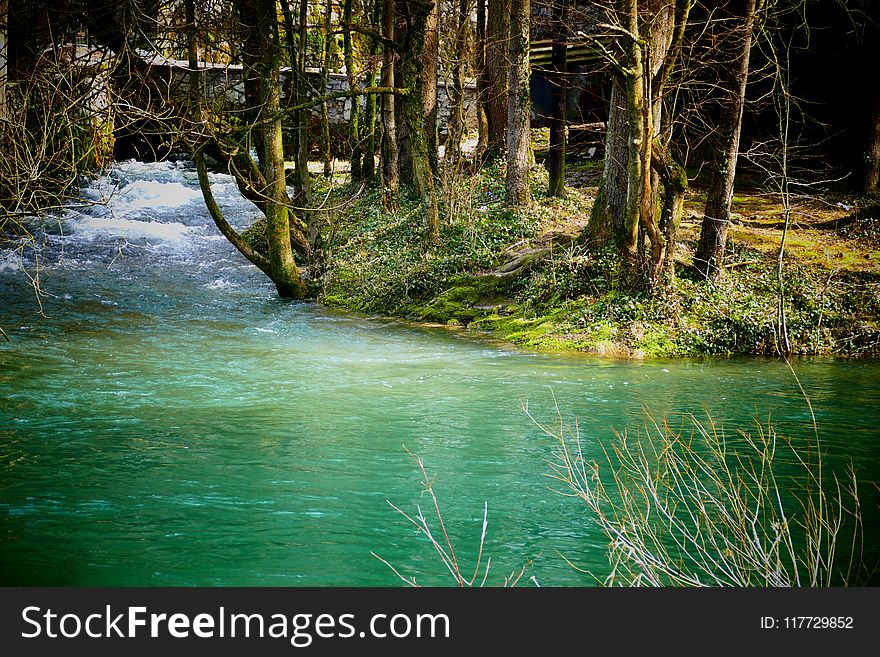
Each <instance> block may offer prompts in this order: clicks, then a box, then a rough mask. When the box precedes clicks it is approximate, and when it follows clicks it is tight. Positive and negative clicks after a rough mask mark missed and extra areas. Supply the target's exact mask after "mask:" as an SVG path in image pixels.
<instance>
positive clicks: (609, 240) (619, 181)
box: [585, 76, 629, 248]
mask: <svg viewBox="0 0 880 657" xmlns="http://www.w3.org/2000/svg"><path fill="white" fill-rule="evenodd" d="M628 148H629V119H628V113H627V108H626V92H625V91H624V89H623V81H622V79H620V78H618V77H616V76H615V77H613V78H612V82H611V97H610V101H609V105H608V121H607V124H606V127H605V165H604V169H603V171H602V179H601V180H600V181H599V193H598V195H597V196H596V201H595V203H594V204H593V209H592V211H591V213H590V221H589V223H587V227H586V232H585V239H586V241H588V242H590V243H591V244H592V245H593V246H594V247H596V248H602V247H604V246H606V245H614V246H615V247H619V246H620V235H622V234H623V209H624V207H626V172H627V161H628V155H627V153H628Z"/></svg>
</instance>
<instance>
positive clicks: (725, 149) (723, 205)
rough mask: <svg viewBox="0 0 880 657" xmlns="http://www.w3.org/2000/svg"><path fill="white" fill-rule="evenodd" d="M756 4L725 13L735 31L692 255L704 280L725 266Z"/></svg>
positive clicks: (723, 69) (726, 52) (748, 1)
mask: <svg viewBox="0 0 880 657" xmlns="http://www.w3.org/2000/svg"><path fill="white" fill-rule="evenodd" d="M755 3H756V0H731V2H730V3H729V6H728V9H729V11H730V14H731V18H732V20H734V21H736V24H735V25H736V27H735V28H734V29H733V30H732V32H731V41H730V45H729V46H728V47H727V48H724V49H723V50H722V61H724V62H725V65H722V66H720V67H719V76H720V81H719V90H720V93H721V98H720V99H719V102H720V104H721V115H720V117H719V120H718V128H717V130H716V132H715V139H716V141H715V144H714V146H715V152H716V157H717V160H716V162H714V163H713V166H712V168H711V172H712V175H711V178H710V180H709V191H708V193H707V198H706V209H705V212H704V214H703V223H702V226H701V229H700V242H699V244H698V245H697V250H696V253H695V254H694V268H695V269H696V270H697V271H698V272H699V273H700V274H701V275H702V276H704V277H706V278H711V277H714V276H716V275H717V274H718V273H719V272H720V271H721V268H722V266H723V264H724V251H725V248H726V246H727V229H728V226H729V225H730V203H731V201H732V199H733V181H734V177H735V175H736V161H737V155H738V153H739V136H740V128H741V126H742V114H743V106H744V104H745V95H746V83H747V82H748V77H749V53H750V51H751V46H752V31H753V27H754V22H755Z"/></svg>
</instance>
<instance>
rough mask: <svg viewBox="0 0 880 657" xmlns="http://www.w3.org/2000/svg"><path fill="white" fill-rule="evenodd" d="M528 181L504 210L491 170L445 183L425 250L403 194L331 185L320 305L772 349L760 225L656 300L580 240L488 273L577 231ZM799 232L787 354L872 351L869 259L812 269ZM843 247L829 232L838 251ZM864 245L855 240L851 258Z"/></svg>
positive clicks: (539, 340) (609, 257) (566, 345)
mask: <svg viewBox="0 0 880 657" xmlns="http://www.w3.org/2000/svg"><path fill="white" fill-rule="evenodd" d="M533 183H534V184H535V186H534V189H533V194H534V198H535V203H533V204H532V205H531V206H530V207H529V208H528V209H525V210H522V211H516V212H515V211H512V210H510V209H509V208H506V207H505V206H504V202H503V199H504V175H503V170H502V169H501V168H499V166H498V165H492V166H490V167H487V168H486V169H484V170H483V171H482V172H481V174H480V175H478V176H475V177H473V178H468V177H463V178H460V179H457V180H453V181H451V182H450V183H449V192H448V193H449V195H448V196H447V197H446V199H445V205H444V207H443V212H444V214H445V217H444V222H443V228H442V233H441V244H440V246H439V247H438V248H436V249H434V250H431V251H428V252H426V251H425V250H424V248H423V244H424V241H423V239H422V238H423V233H424V228H423V219H422V216H421V209H420V204H419V202H418V200H417V199H413V198H407V197H404V198H403V200H402V205H401V209H400V210H399V211H397V212H395V213H393V214H386V213H384V212H383V211H382V210H381V199H380V195H379V191H378V190H370V191H368V192H367V193H366V194H364V195H362V196H360V197H359V198H358V200H357V201H356V202H354V203H349V204H348V205H345V204H343V203H341V202H339V203H337V200H339V201H341V200H343V199H348V198H349V197H350V196H351V195H353V194H354V192H355V190H354V189H352V188H346V187H343V188H341V189H340V188H337V189H336V190H333V191H332V192H331V197H330V198H329V199H328V202H327V205H328V206H334V205H339V206H343V205H344V207H345V211H344V212H343V213H342V214H340V215H338V216H335V217H333V218H332V219H331V224H332V226H333V229H332V231H331V233H332V234H331V235H330V236H329V237H328V239H327V242H326V243H327V266H326V269H325V275H324V278H323V281H322V282H323V294H322V297H321V300H322V301H323V302H324V303H327V304H332V305H338V306H343V307H347V308H352V309H355V310H360V311H364V312H369V313H375V314H381V315H387V316H396V317H403V318H407V319H412V320H416V321H420V322H431V323H437V324H442V325H446V326H455V327H459V326H460V327H466V328H467V330H470V331H475V332H481V333H484V334H486V335H489V336H492V337H494V338H498V339H502V340H505V341H508V342H512V343H515V344H518V345H522V346H525V347H529V348H535V349H542V350H555V351H573V350H574V351H583V352H592V353H601V354H607V355H620V356H629V357H637V358H639V357H680V356H693V355H701V354H720V355H728V354H775V353H776V346H777V345H776V340H777V335H776V330H775V328H776V321H777V305H778V286H777V283H776V271H775V250H776V248H777V247H778V237H777V235H775V234H774V235H773V236H772V238H768V235H767V233H768V230H769V229H766V228H765V229H761V230H760V231H758V230H751V229H749V228H748V227H747V226H736V227H734V229H733V230H732V231H731V235H732V238H733V239H732V240H731V242H730V243H729V247H728V252H729V262H731V263H734V266H733V267H731V268H729V269H727V270H726V272H725V275H724V276H723V277H722V278H721V279H720V280H718V281H713V282H706V281H702V280H691V279H689V278H688V275H689V273H688V271H689V270H688V269H687V268H686V267H685V266H684V265H681V266H680V267H679V271H678V272H677V278H676V279H675V280H674V282H673V283H672V285H671V287H669V288H668V289H666V290H663V291H658V292H657V293H656V294H654V295H631V294H624V293H621V292H619V291H617V290H616V289H615V285H614V281H615V278H616V275H617V272H616V269H617V266H618V260H619V258H618V257H617V255H616V254H615V253H614V252H613V250H609V251H606V252H598V253H597V252H595V251H590V250H588V249H587V247H586V246H585V245H583V244H580V243H579V242H578V241H577V240H575V241H573V242H570V243H567V245H566V246H564V247H559V248H555V247H554V249H553V250H552V251H550V252H547V253H542V254H541V257H538V258H535V261H534V262H532V263H529V264H530V265H531V266H530V267H522V268H519V269H516V271H517V272H518V273H517V274H516V275H513V276H509V277H500V276H497V275H492V274H491V272H492V271H493V270H495V269H496V268H497V267H499V265H501V264H503V263H505V262H508V261H509V260H510V259H511V253H516V254H517V255H518V256H519V257H520V259H522V256H524V255H525V254H526V253H529V251H527V250H526V249H528V247H529V246H535V245H536V244H537V243H540V244H541V245H545V244H546V242H539V239H540V236H541V235H542V234H543V233H545V232H546V231H548V230H553V231H557V230H559V229H560V228H565V229H567V230H570V231H571V230H572V227H574V230H578V229H579V227H581V226H582V225H583V218H584V217H585V216H586V215H588V213H589V208H590V202H589V200H588V197H587V195H585V194H583V193H580V192H577V191H575V192H573V193H572V194H571V196H569V197H568V198H566V199H564V200H560V199H547V198H543V192H544V189H543V187H544V184H545V177H544V178H542V176H534V177H533ZM333 194H338V195H339V196H338V198H334V197H333ZM695 196H698V195H694V194H690V198H691V199H692V198H694V197H695ZM589 198H592V197H589ZM749 198H750V197H745V200H748V199H749ZM810 233H812V231H809V232H807V231H804V232H800V231H793V232H790V233H789V239H790V241H789V245H790V249H791V250H790V252H789V253H791V255H790V256H789V257H788V258H787V260H786V266H785V309H786V320H787V326H788V332H789V339H790V341H791V345H792V348H793V350H794V351H795V353H803V354H824V353H838V354H857V355H880V325H878V319H877V318H878V317H880V294H878V293H877V290H878V289H880V273H878V271H877V268H876V266H875V265H872V264H871V263H872V261H871V260H870V258H869V257H868V255H866V256H864V262H865V263H867V264H865V265H860V266H859V267H856V266H855V265H853V266H849V265H847V266H846V267H844V268H842V269H836V268H833V267H829V266H828V265H827V264H823V263H820V262H819V261H818V260H817V259H814V258H812V257H809V256H810V251H811V250H815V251H816V253H819V252H821V251H822V249H823V248H824V245H823V243H822V241H820V240H818V239H812V238H811V236H810ZM570 234H571V233H570ZM688 239H691V240H693V239H695V237H688V233H687V232H686V230H685V231H683V234H682V237H681V240H682V241H683V242H687V240H688ZM811 240H812V242H811ZM848 242H849V241H847V240H840V239H838V240H836V241H835V245H836V246H837V247H841V246H842V245H845V244H846V243H848ZM863 246H864V244H862V243H861V242H852V251H853V253H857V252H858V249H860V248H862V247H863ZM689 247H690V248H693V244H692V243H691V244H690V245H689ZM876 253H877V252H876V250H874V249H873V248H871V249H869V251H868V254H869V255H870V254H876ZM798 254H802V255H798ZM854 260H855V259H854ZM843 261H844V262H846V263H849V258H844V259H843Z"/></svg>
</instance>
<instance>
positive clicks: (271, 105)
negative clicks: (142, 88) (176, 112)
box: [185, 0, 307, 298]
mask: <svg viewBox="0 0 880 657" xmlns="http://www.w3.org/2000/svg"><path fill="white" fill-rule="evenodd" d="M236 4H237V5H238V6H239V8H240V9H241V10H242V13H243V14H244V15H247V16H250V17H252V18H253V19H254V21H255V25H254V26H253V27H254V30H255V33H256V35H257V37H258V41H259V44H260V48H259V52H258V53H257V60H256V62H255V66H254V68H255V72H256V74H257V76H258V79H259V80H260V82H261V84H260V85H259V87H258V99H257V100H258V103H259V105H258V107H259V108H261V110H262V111H264V112H265V116H268V117H275V118H272V119H265V120H263V121H262V122H260V123H259V126H258V128H257V129H258V131H259V133H260V136H261V138H260V140H259V141H260V143H261V148H262V152H261V153H260V154H259V155H260V168H261V174H262V179H263V180H264V181H265V187H264V188H263V189H262V190H260V191H261V196H262V197H263V198H264V199H265V202H264V203H263V206H262V211H263V213H264V214H265V216H266V225H267V229H266V232H267V237H268V246H269V254H268V257H263V256H262V255H260V254H259V253H256V252H255V251H253V249H251V248H250V246H249V245H248V244H247V243H246V242H245V241H244V240H243V239H242V238H241V236H240V235H239V234H238V233H237V232H236V231H235V230H234V229H233V228H232V227H231V226H230V225H229V223H228V222H227V221H226V219H225V218H224V217H223V214H222V212H221V210H220V208H219V206H218V205H217V203H216V202H215V200H214V197H213V194H212V192H211V185H210V181H209V180H208V174H207V169H206V167H205V160H204V155H203V144H202V143H197V144H196V145H195V147H194V159H195V161H196V168H197V171H198V176H199V186H200V187H201V190H202V194H203V196H204V198H205V204H206V206H207V208H208V211H209V213H210V214H211V217H212V218H213V220H214V222H215V223H216V224H217V227H218V228H219V229H220V231H221V233H223V235H224V236H225V237H226V238H227V239H229V241H230V242H231V243H232V244H233V245H234V246H235V247H236V248H237V249H238V250H239V251H240V252H241V253H242V255H244V256H245V257H246V258H248V260H250V261H251V262H252V263H253V264H255V265H256V266H257V267H259V268H260V269H261V270H262V271H263V272H264V273H265V274H266V275H267V276H269V278H270V279H271V280H272V282H273V283H274V284H275V287H276V289H277V290H278V294H279V295H280V296H282V297H292V298H303V297H304V296H306V293H307V288H306V285H305V283H304V282H303V280H302V277H301V276H300V273H299V269H298V268H297V266H296V262H295V260H294V257H293V249H292V247H291V243H290V222H289V216H288V209H287V205H288V203H289V199H288V198H287V191H286V188H287V183H286V180H285V177H284V150H283V143H282V132H281V118H280V117H281V89H280V87H279V83H278V80H279V74H280V70H281V64H280V52H281V45H280V43H279V37H278V19H277V15H276V13H275V2H274V0H239V2H237V3H236ZM185 10H186V17H187V23H188V28H189V29H188V48H189V68H190V74H189V75H190V94H191V96H190V98H191V100H192V105H193V110H192V111H193V118H194V121H195V122H196V123H197V124H202V123H203V122H204V121H207V116H203V113H202V110H201V102H200V98H199V73H198V55H197V52H196V42H195V4H194V0H186V4H185Z"/></svg>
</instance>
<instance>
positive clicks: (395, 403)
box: [0, 163, 880, 586]
mask: <svg viewBox="0 0 880 657" xmlns="http://www.w3.org/2000/svg"><path fill="white" fill-rule="evenodd" d="M194 178H195V176H194V172H192V171H191V170H190V169H188V168H187V167H186V166H184V165H175V164H170V163H164V164H155V165H144V164H139V163H127V164H121V165H119V166H118V167H116V168H115V169H114V170H113V171H111V172H110V175H109V176H108V177H106V178H104V179H101V180H99V181H96V182H95V183H93V184H92V185H91V186H90V187H89V188H88V189H87V190H86V193H87V196H88V197H89V198H90V199H91V200H92V201H94V202H95V205H94V206H91V207H88V206H81V207H78V208H75V209H71V210H69V211H68V212H66V213H65V215H64V216H63V217H62V218H60V219H59V221H58V222H56V223H50V224H49V225H48V226H47V227H46V232H45V233H41V234H40V236H39V239H38V243H37V244H36V245H27V244H25V245H22V248H21V249H18V250H14V249H7V250H6V251H3V252H0V326H2V327H3V328H4V330H5V331H6V332H7V333H8V334H9V336H10V338H11V341H10V342H3V343H0V583H2V584H7V585H9V584H33V585H72V586H105V585H110V586H123V585H125V586H142V585H143V586H154V585H155V586H160V585H162V586H165V585H170V586H176V585H278V586H291V585H316V586H325V585H326V586H337V585H354V586H366V585H396V584H398V583H399V580H397V579H396V578H395V576H394V574H393V573H391V571H390V570H389V569H388V567H387V566H386V565H384V564H383V563H381V562H380V561H379V560H377V559H376V558H375V557H373V556H372V555H371V552H376V553H377V554H379V555H380V556H381V557H383V558H384V559H386V560H388V561H389V562H390V563H392V564H393V565H394V566H395V567H397V568H398V569H399V570H400V571H401V572H402V573H404V574H405V575H407V576H412V575H415V576H416V577H417V578H418V579H419V581H420V582H423V583H425V584H440V583H451V581H450V580H449V579H448V578H445V577H444V571H443V567H442V565H441V564H440V562H439V561H438V560H437V558H436V557H435V555H434V554H433V552H432V550H431V548H430V546H429V545H428V544H427V543H426V541H425V540H424V538H423V537H420V536H419V535H418V534H417V533H416V531H415V530H414V529H413V528H412V526H409V525H408V524H407V522H406V520H405V519H403V518H402V517H401V516H399V515H398V514H397V513H396V512H395V511H394V510H393V509H392V508H391V507H390V506H389V505H388V502H387V501H391V502H393V503H394V504H395V505H397V506H399V507H401V508H402V509H403V510H405V511H407V512H415V508H416V504H421V505H422V508H423V509H424V510H425V512H426V514H427V513H428V512H429V510H430V509H429V506H430V505H429V501H428V499H427V498H426V497H424V496H420V492H421V484H420V474H419V472H418V469H417V467H416V465H415V463H414V462H413V460H412V458H411V457H410V456H409V455H408V454H407V452H406V450H405V449H404V446H406V448H408V449H409V450H411V451H412V452H414V453H416V454H418V455H420V456H422V457H423V458H424V460H425V463H426V466H427V468H428V470H429V472H430V473H431V474H432V475H435V476H436V481H435V491H436V493H437V495H438V498H439V500H440V503H441V505H442V508H443V510H444V519H445V521H446V524H447V527H448V529H449V530H450V533H451V535H452V537H453V540H454V541H455V542H456V545H457V546H458V556H459V559H460V561H462V562H463V563H465V564H467V566H465V567H463V570H468V569H472V568H473V558H474V555H475V551H476V547H477V544H478V540H479V536H480V530H481V527H482V514H483V505H484V503H488V509H489V526H488V534H487V540H486V548H485V553H486V554H487V555H488V556H491V557H492V570H491V572H490V576H489V581H490V582H493V583H498V582H500V581H502V579H503V577H504V576H505V575H509V574H510V573H511V572H512V571H517V572H518V571H519V570H520V569H521V568H522V567H523V566H526V571H525V580H524V581H529V578H531V577H534V578H535V580H537V581H538V582H539V583H540V584H542V585H545V586H546V585H558V586H567V585H588V584H591V583H592V582H593V581H594V580H593V578H592V577H590V576H589V575H586V574H584V573H580V572H578V571H576V570H574V569H572V568H571V567H570V566H569V565H568V564H567V563H566V561H565V559H563V555H564V557H565V558H566V559H569V560H571V561H573V562H575V563H577V564H579V565H580V566H581V567H583V568H586V569H588V570H593V571H595V572H596V573H597V574H601V573H602V572H603V568H604V567H605V565H606V563H607V562H606V557H605V546H606V544H607V539H605V538H604V536H603V535H602V534H601V533H600V532H599V531H598V530H597V527H596V526H595V524H594V522H593V521H592V520H591V519H590V517H589V516H588V515H587V513H586V511H585V509H584V508H583V505H582V503H579V502H578V501H577V500H575V499H572V498H567V497H564V496H562V495H559V494H558V493H555V492H553V491H552V490H550V485H551V483H552V482H551V481H550V480H549V479H548V478H547V476H546V475H547V474H548V472H549V466H548V464H547V461H548V459H550V458H551V450H552V447H553V441H552V440H551V439H549V438H548V437H546V436H544V435H543V434H542V432H541V431H540V430H539V429H538V428H537V427H536V426H535V425H534V424H533V423H532V421H531V420H530V419H529V418H528V416H527V415H526V413H525V411H524V410H523V406H524V405H525V404H527V405H528V409H529V412H530V413H531V414H532V415H534V416H535V417H536V418H537V419H539V420H542V421H548V422H552V421H553V419H554V418H555V417H556V408H557V405H558V408H559V411H560V412H561V414H562V416H563V417H564V418H565V419H566V420H569V421H570V420H574V419H575V418H577V420H578V423H579V428H580V432H581V435H582V436H583V437H584V441H585V445H586V449H587V452H588V454H589V455H591V456H596V457H598V455H599V454H600V451H599V441H602V440H607V439H610V438H611V437H612V436H613V431H615V430H623V429H626V428H630V429H634V428H637V427H638V426H639V424H640V423H641V422H642V421H643V417H644V408H645V407H649V408H650V410H651V412H652V413H654V414H655V415H657V416H664V415H665V416H668V417H670V418H673V421H678V420H676V418H680V417H681V415H682V414H685V413H695V414H697V415H699V416H703V415H704V414H705V413H706V411H709V412H711V414H712V416H713V417H714V418H715V420H716V421H717V422H719V423H721V424H723V425H724V426H725V427H726V428H727V429H728V430H729V431H731V432H733V431H735V430H736V429H738V428H743V429H748V428H749V427H750V426H752V423H753V420H754V418H755V417H756V416H757V417H760V418H761V419H762V420H765V421H766V419H767V418H768V416H769V417H770V418H771V419H772V420H773V422H774V424H775V425H776V426H777V428H778V429H779V431H780V432H781V433H787V434H789V435H805V434H806V433H807V432H808V431H809V426H810V414H809V409H808V407H807V405H806V403H805V402H804V399H803V396H802V394H801V392H800V390H799V388H798V385H797V383H796V381H795V380H794V378H793V376H792V374H791V372H790V370H789V369H788V367H787V366H786V365H785V364H784V363H781V362H777V361H774V360H766V359H736V360H694V361H651V362H630V361H616V360H607V359H596V358H589V357H579V356H560V355H544V354H535V353H528V352H523V351H519V350H516V349H512V348H505V347H498V346H495V345H491V344H488V343H485V342H481V341H478V340H475V339H473V338H469V337H467V336H465V335H461V334H455V333H450V332H447V331H445V330H442V329H429V328H421V327H412V326H409V325H405V324H401V323H395V322H389V321H387V320H382V319H375V318H364V317H358V316H353V315H348V314H343V313H338V312H333V311H329V310H327V309H324V308H322V307H320V306H318V305H315V304H309V303H289V302H282V301H279V300H278V299H277V298H276V297H275V294H274V291H273V288H272V286H271V284H269V283H268V282H267V281H266V280H265V279H264V278H263V277H262V275H261V274H260V273H259V272H258V271H257V270H256V269H254V268H252V267H250V266H248V265H247V264H246V263H245V262H244V261H243V260H242V259H241V258H240V257H239V256H238V255H237V254H236V253H235V252H234V250H233V249H232V247H230V246H229V245H228V244H227V243H226V242H225V240H224V239H223V238H222V237H220V236H219V235H218V234H217V233H216V229H214V228H213V227H212V225H210V220H209V219H208V217H207V215H206V213H205V211H204V209H203V207H202V205H201V203H200V196H199V195H198V191H197V190H196V189H195V183H194ZM213 180H214V183H215V186H216V190H215V191H216V192H217V194H218V197H219V199H220V200H221V202H222V204H223V206H224V208H225V209H226V211H227V213H229V215H230V217H231V218H232V219H233V221H234V223H237V224H238V225H240V226H242V225H246V224H247V223H248V222H249V221H250V220H251V219H253V218H254V216H256V210H254V209H253V208H252V206H250V205H249V204H248V203H247V202H246V201H243V200H242V199H241V198H240V197H239V196H238V194H237V192H236V191H235V188H234V185H233V184H232V182H231V181H230V180H229V179H228V177H225V176H222V175H214V176H213ZM37 265H39V271H40V283H41V286H42V289H43V290H44V292H45V295H44V296H42V297H41V299H40V301H41V303H42V309H43V314H40V313H39V305H38V303H37V298H36V296H35V294H34V290H33V288H32V287H31V285H30V282H29V279H28V278H27V276H26V275H25V274H24V273H23V271H22V269H24V271H28V272H30V273H33V272H34V271H35V267H36V266H37ZM794 365H795V369H796V371H797V373H798V376H799V377H800V380H801V383H802V384H803V386H804V388H805V390H806V391H807V392H808V393H809V395H810V398H811V400H812V404H813V408H814V410H815V412H816V416H817V419H818V422H819V425H820V427H821V429H822V440H823V444H824V446H825V447H826V448H827V449H828V450H829V463H831V464H840V463H842V462H845V461H847V460H849V459H851V460H852V461H853V462H854V464H855V465H856V466H857V467H858V468H859V471H860V475H861V476H862V478H863V479H865V480H866V481H871V480H873V481H877V480H878V472H880V454H878V446H880V435H878V427H880V405H878V400H880V364H878V363H877V362H876V361H847V360H839V361H835V360H800V361H797V362H795V364H794ZM863 494H864V496H865V497H864V499H863V504H864V505H865V506H866V507H867V508H868V509H869V511H870V509H872V508H873V509H874V512H873V513H874V515H875V516H876V505H877V499H878V494H877V490H876V487H871V486H869V485H865V486H863ZM876 529H877V525H876V524H874V525H873V527H869V533H868V542H869V549H873V550H874V552H875V553H876V546H877V544H878V541H877V532H876Z"/></svg>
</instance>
